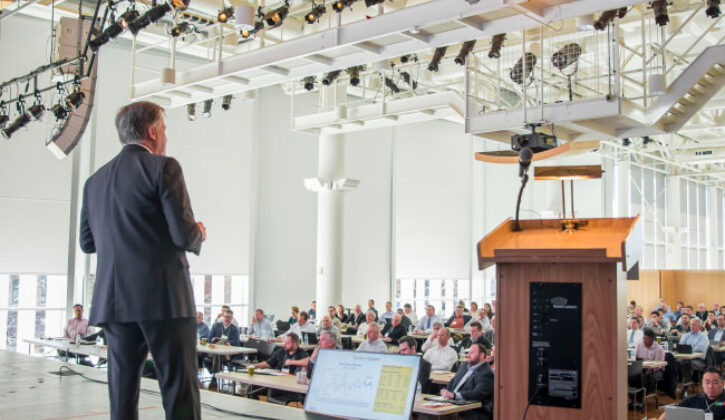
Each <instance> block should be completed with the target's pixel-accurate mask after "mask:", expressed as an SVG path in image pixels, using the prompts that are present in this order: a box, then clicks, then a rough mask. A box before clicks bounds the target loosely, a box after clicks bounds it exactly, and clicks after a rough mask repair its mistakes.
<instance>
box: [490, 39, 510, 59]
mask: <svg viewBox="0 0 725 420" xmlns="http://www.w3.org/2000/svg"><path fill="white" fill-rule="evenodd" d="M505 40H506V34H498V35H495V36H494V37H493V39H492V40H491V50H490V51H489V52H488V58H501V47H503V42H504V41H505Z"/></svg>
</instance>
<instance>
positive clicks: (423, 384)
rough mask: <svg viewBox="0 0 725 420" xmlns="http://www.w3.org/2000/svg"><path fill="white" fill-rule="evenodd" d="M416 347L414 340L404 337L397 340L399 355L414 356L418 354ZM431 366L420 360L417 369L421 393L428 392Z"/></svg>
mask: <svg viewBox="0 0 725 420" xmlns="http://www.w3.org/2000/svg"><path fill="white" fill-rule="evenodd" d="M416 345H417V343H416V341H415V338H413V337H410V336H405V337H403V338H401V339H400V340H398V349H399V351H400V354H410V355H412V356H415V355H417V354H418V350H417V349H416V348H415V347H416ZM430 371H431V364H430V362H428V361H427V360H425V359H423V358H422V357H421V358H420V367H419V368H418V383H420V389H421V392H423V393H424V394H428V393H429V391H430V386H431V383H432V382H431V380H430Z"/></svg>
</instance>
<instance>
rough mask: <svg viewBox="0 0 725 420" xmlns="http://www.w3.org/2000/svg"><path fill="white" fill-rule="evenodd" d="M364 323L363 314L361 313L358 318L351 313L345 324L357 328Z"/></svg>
mask: <svg viewBox="0 0 725 420" xmlns="http://www.w3.org/2000/svg"><path fill="white" fill-rule="evenodd" d="M365 321H366V318H365V312H363V313H361V314H360V315H359V316H355V312H353V313H351V314H350V315H348V316H347V323H348V324H353V325H355V326H358V325H360V324H362V323H363V322H365Z"/></svg>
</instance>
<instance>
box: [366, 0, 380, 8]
mask: <svg viewBox="0 0 725 420" xmlns="http://www.w3.org/2000/svg"><path fill="white" fill-rule="evenodd" d="M384 2H385V0H365V7H372V6H375V5H377V4H381V3H384Z"/></svg>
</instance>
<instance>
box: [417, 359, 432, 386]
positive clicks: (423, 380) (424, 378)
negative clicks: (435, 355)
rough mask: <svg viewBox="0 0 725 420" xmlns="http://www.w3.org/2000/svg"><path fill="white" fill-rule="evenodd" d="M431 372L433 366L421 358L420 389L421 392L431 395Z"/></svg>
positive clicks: (419, 370) (419, 371)
mask: <svg viewBox="0 0 725 420" xmlns="http://www.w3.org/2000/svg"><path fill="white" fill-rule="evenodd" d="M430 371H431V364H430V362H429V361H427V360H425V359H423V358H422V357H421V358H420V367H419V368H418V382H420V388H421V391H423V393H424V394H430V391H431V390H430V385H431V380H430Z"/></svg>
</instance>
